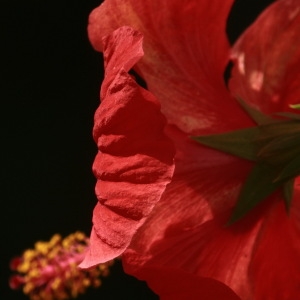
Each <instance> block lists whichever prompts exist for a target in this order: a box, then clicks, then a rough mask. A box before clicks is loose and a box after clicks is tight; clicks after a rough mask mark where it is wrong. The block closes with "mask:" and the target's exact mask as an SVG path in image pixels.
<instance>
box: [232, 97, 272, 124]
mask: <svg viewBox="0 0 300 300" xmlns="http://www.w3.org/2000/svg"><path fill="white" fill-rule="evenodd" d="M237 101H238V102H239V104H240V105H241V107H242V108H243V109H244V110H245V111H246V113H247V114H248V115H249V116H250V117H251V118H252V120H253V121H254V122H255V123H256V124H258V125H262V124H268V123H270V122H274V119H273V118H272V117H270V116H267V115H265V114H264V113H262V112H260V111H259V110H257V109H255V108H253V107H252V106H250V105H249V104H248V103H246V102H245V101H244V100H243V99H242V98H237Z"/></svg>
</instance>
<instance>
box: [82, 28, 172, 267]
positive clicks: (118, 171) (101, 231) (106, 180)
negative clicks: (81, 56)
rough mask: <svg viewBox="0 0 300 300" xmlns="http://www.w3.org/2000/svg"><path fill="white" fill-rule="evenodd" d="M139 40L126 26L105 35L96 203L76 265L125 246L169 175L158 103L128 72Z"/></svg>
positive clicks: (97, 119) (169, 155)
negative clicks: (85, 246)
mask: <svg viewBox="0 0 300 300" xmlns="http://www.w3.org/2000/svg"><path fill="white" fill-rule="evenodd" d="M141 44H142V36H141V35H140V34H139V33H137V32H136V31H134V30H132V29H131V28H129V27H122V28H120V29H118V30H117V31H115V32H114V33H113V34H112V35H110V36H108V37H107V38H105V39H104V53H105V64H106V74H105V79H104V82H103V86H102V91H101V95H102V99H101V100H102V103H101V105H100V106H99V108H98V109H97V111H96V114H95V125H94V132H93V133H94V139H95V141H96V143H97V145H98V149H99V151H98V154H97V156H96V159H95V162H94V166H93V170H94V173H95V175H96V177H97V185H96V195H97V198H98V203H97V205H96V207H95V210H94V214H93V229H92V234H91V240H90V242H91V246H90V250H89V252H88V254H87V256H86V258H85V260H84V261H83V263H82V264H81V267H90V266H92V265H95V264H99V263H101V262H104V261H107V260H110V259H113V258H115V257H116V256H118V255H120V254H121V253H122V252H123V251H124V250H125V249H126V248H127V246H128V245H129V243H130V242H131V239H132V236H133V235H134V233H135V232H136V230H137V229H138V228H139V227H140V226H141V225H142V224H143V222H144V220H145V218H146V216H147V215H149V213H150V212H151V210H152V208H153V207H154V205H155V204H156V203H157V201H159V199H160V197H161V194H162V193H163V191H164V190H165V187H166V185H167V184H168V183H169V181H170V180H171V177H172V174H173V169H174V167H173V156H174V146H173V144H172V142H171V141H170V140H169V139H168V138H167V137H166V136H165V134H164V126H165V122H166V121H165V118H164V117H163V116H162V114H161V112H160V106H159V103H158V101H157V100H156V99H155V97H154V96H153V95H151V94H150V93H149V92H148V91H146V90H144V89H142V88H141V87H139V86H138V84H137V83H136V82H135V80H134V79H133V78H132V77H131V76H130V75H129V74H128V73H127V72H128V70H129V69H130V68H131V67H132V66H133V65H134V64H135V62H136V61H137V60H138V59H139V58H140V56H141V54H142V48H141Z"/></svg>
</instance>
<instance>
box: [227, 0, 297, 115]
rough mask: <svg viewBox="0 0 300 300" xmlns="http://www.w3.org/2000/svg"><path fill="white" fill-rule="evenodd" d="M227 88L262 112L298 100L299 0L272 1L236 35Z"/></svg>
mask: <svg viewBox="0 0 300 300" xmlns="http://www.w3.org/2000/svg"><path fill="white" fill-rule="evenodd" d="M232 57H233V59H234V61H235V66H234V69H233V78H232V80H231V81H230V89H231V91H232V93H233V94H234V95H235V96H238V97H241V98H242V99H243V100H244V101H247V102H248V103H249V104H251V105H253V106H254V107H256V108H258V109H260V110H261V111H262V112H264V113H273V112H278V111H288V110H291V108H290V107H289V105H290V104H296V103H299V99H300V86H299V81H300V73H299V69H300V2H299V1H298V0H281V1H275V2H274V4H273V5H271V6H270V7H269V8H267V9H266V10H265V11H264V12H263V13H262V14H261V16H260V17H259V18H258V19H257V20H256V21H255V22H254V24H253V25H252V26H251V27H249V28H248V29H247V31H246V32H245V33H244V34H243V35H242V36H241V37H240V39H239V40H238V41H237V43H236V44H235V46H234V48H233V54H232Z"/></svg>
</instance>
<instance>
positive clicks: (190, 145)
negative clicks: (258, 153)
mask: <svg viewBox="0 0 300 300" xmlns="http://www.w3.org/2000/svg"><path fill="white" fill-rule="evenodd" d="M167 132H168V135H169V136H170V137H171V138H172V139H173V141H174V142H175V146H176V149H177V154H176V160H175V162H176V169H175V174H174V177H173V179H172V182H171V183H170V184H169V185H168V186H167V189H166V191H165V192H164V194H163V196H162V199H161V200H160V201H159V203H157V205H156V207H155V208H154V210H153V211H152V213H151V214H150V215H149V217H148V219H147V221H146V222H145V224H144V225H143V226H142V227H141V228H140V230H139V231H138V232H137V234H136V236H135V238H134V239H133V241H132V243H131V245H130V247H129V249H128V250H127V251H126V252H125V253H124V254H123V262H124V265H125V267H126V272H128V273H129V274H131V275H134V276H138V272H140V270H143V268H144V267H145V266H146V267H148V266H153V265H157V266H172V267H174V268H178V269H182V270H185V271H186V272H188V273H192V274H196V275H200V276H204V277H211V278H213V279H215V280H220V281H222V282H225V283H226V284H227V283H229V284H232V282H235V285H234V286H231V288H235V292H239V293H242V295H244V294H245V293H246V292H245V290H246V291H247V290H248V286H247V285H248V282H247V281H246V279H247V276H246V274H245V272H244V273H243V272H242V270H246V266H247V265H248V263H249V260H250V257H251V255H250V254H251V251H252V248H251V246H252V245H253V240H254V238H255V236H256V235H255V233H256V227H255V228H254V229H253V232H251V233H249V234H250V236H251V238H249V235H245V237H244V235H243V233H244V231H245V232H248V230H249V228H248V227H249V226H248V227H243V226H242V228H243V230H244V231H243V230H242V232H241V234H240V237H239V235H238V234H236V233H235V232H234V229H235V228H236V227H234V225H232V227H229V228H226V226H225V225H226V223H227V221H228V220H229V217H230V214H231V212H232V208H233V206H234V205H235V202H236V199H237V195H238V192H239V189H240V186H241V183H242V182H243V181H244V180H245V178H246V176H247V173H248V172H249V170H250V168H251V165H252V164H251V163H250V162H248V161H245V160H242V159H238V158H235V157H233V156H230V155H226V154H224V153H221V152H218V151H215V150H213V149H210V148H206V147H204V146H201V145H199V144H197V143H195V142H193V141H191V140H189V139H188V138H187V137H186V136H185V134H183V133H182V132H180V131H179V130H176V129H174V128H168V130H167ZM253 216H256V211H255V212H254V214H253V213H251V216H250V219H251V221H249V222H250V224H255V222H256V219H255V218H254V217H253ZM253 218H254V220H253ZM247 224H248V223H247ZM235 226H237V227H239V226H240V223H239V224H236V225H235ZM232 230H233V232H232ZM245 254H247V256H245ZM146 275H147V274H146V271H145V272H144V276H145V277H144V279H145V280H147V282H149V280H150V279H147V277H146ZM226 280H227V282H226Z"/></svg>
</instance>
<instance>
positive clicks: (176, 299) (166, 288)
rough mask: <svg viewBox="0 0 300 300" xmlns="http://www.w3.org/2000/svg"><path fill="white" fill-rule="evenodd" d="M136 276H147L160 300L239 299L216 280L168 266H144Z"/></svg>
mask: <svg viewBox="0 0 300 300" xmlns="http://www.w3.org/2000/svg"><path fill="white" fill-rule="evenodd" d="M144 274H146V275H145V277H144ZM138 277H139V278H140V279H143V278H147V279H148V281H149V282H150V287H151V289H153V291H155V292H156V293H157V294H159V296H160V299H161V300H186V299H189V300H198V299H203V300H215V299H222V300H240V298H239V297H238V296H237V295H236V294H235V293H234V292H233V291H232V290H230V289H229V288H228V287H227V286H225V285H224V284H222V283H221V282H219V281H217V280H213V279H210V278H205V277H199V276H195V275H193V274H190V273H186V272H184V271H183V270H179V269H175V268H172V267H169V266H168V267H162V266H157V267H148V268H147V267H146V268H144V269H143V270H142V272H141V273H140V274H139V276H138Z"/></svg>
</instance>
